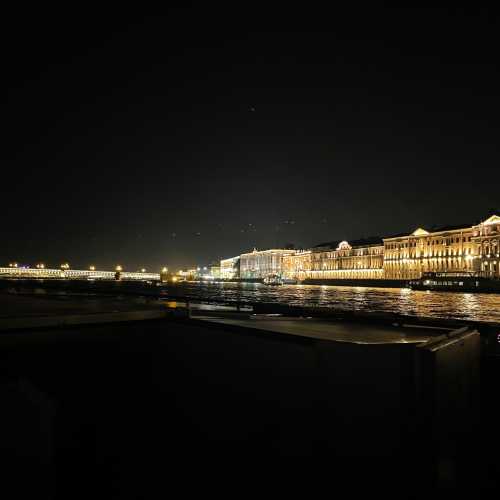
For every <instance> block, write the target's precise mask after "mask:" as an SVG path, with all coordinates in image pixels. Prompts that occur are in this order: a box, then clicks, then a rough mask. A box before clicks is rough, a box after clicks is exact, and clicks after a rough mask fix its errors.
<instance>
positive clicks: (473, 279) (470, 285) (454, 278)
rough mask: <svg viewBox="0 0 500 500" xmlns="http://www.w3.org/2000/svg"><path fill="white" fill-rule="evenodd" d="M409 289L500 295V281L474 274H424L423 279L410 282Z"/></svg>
mask: <svg viewBox="0 0 500 500" xmlns="http://www.w3.org/2000/svg"><path fill="white" fill-rule="evenodd" d="M408 287H409V288H411V289H412V290H432V291H446V292H482V293H500V279H498V278H487V277H484V276H478V275H476V274H474V273H423V274H422V277H421V278H419V279H414V280H409V281H408Z"/></svg>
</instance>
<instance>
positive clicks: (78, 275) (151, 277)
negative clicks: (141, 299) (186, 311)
mask: <svg viewBox="0 0 500 500" xmlns="http://www.w3.org/2000/svg"><path fill="white" fill-rule="evenodd" d="M115 276H116V272H115V271H87V270H84V269H36V268H35V269H32V268H25V267H0V278H37V279H41V278H59V279H97V280H114V279H115ZM120 277H121V279H122V280H136V281H158V280H159V279H160V274H159V273H132V272H130V273H129V272H125V271H121V272H120Z"/></svg>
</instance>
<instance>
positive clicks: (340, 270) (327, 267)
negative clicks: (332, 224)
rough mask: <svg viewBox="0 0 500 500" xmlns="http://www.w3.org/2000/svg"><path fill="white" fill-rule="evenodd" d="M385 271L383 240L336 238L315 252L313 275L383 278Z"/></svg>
mask: <svg viewBox="0 0 500 500" xmlns="http://www.w3.org/2000/svg"><path fill="white" fill-rule="evenodd" d="M383 274H384V246H383V244H382V240H379V239H376V238H375V239H370V240H357V241H352V242H351V243H349V242H347V241H341V242H338V243H337V242H335V243H331V244H329V247H328V245H322V246H320V247H316V251H314V252H313V253H312V263H311V272H310V277H311V278H312V279H380V278H383Z"/></svg>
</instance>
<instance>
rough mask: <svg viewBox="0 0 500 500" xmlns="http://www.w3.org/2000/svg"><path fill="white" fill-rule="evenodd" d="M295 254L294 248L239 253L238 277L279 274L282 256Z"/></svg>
mask: <svg viewBox="0 0 500 500" xmlns="http://www.w3.org/2000/svg"><path fill="white" fill-rule="evenodd" d="M292 254H295V250H283V249H270V250H260V251H259V250H256V249H254V250H253V252H250V253H244V254H241V255H240V277H241V278H243V279H249V278H251V279H256V278H259V279H260V278H267V277H268V276H274V275H276V276H281V275H282V270H283V258H284V257H285V256H286V255H292Z"/></svg>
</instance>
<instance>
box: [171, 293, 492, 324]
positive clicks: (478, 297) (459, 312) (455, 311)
mask: <svg viewBox="0 0 500 500" xmlns="http://www.w3.org/2000/svg"><path fill="white" fill-rule="evenodd" d="M168 290H169V292H170V293H171V294H172V295H177V296H184V295H186V296H189V297H192V298H199V299H211V298H212V299H218V300H228V301H238V302H272V303H279V304H288V305H294V306H311V307H314V306H320V307H331V308H333V309H339V310H351V311H352V310H355V311H364V312H394V313H399V314H407V315H412V316H425V317H434V318H453V319H467V320H472V321H492V322H497V323H500V294H473V293H455V292H428V291H419V290H410V289H407V288H367V287H351V286H326V285H282V286H266V285H262V284H259V283H210V284H195V283H182V284H180V285H178V286H172V287H170V288H169V289H168Z"/></svg>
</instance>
